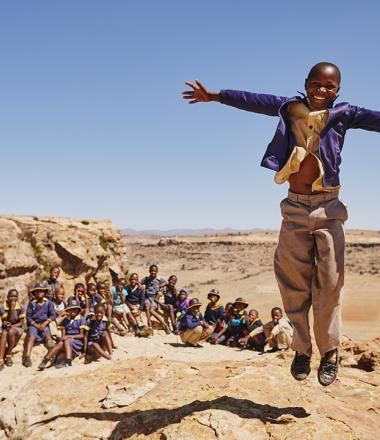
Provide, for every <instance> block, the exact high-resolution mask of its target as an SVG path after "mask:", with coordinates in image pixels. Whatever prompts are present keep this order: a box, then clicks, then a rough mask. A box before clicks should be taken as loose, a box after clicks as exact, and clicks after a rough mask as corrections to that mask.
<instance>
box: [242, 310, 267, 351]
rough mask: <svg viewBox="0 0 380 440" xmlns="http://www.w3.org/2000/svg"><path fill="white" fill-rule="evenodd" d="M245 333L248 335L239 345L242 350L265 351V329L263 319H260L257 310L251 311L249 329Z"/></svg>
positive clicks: (248, 322)
mask: <svg viewBox="0 0 380 440" xmlns="http://www.w3.org/2000/svg"><path fill="white" fill-rule="evenodd" d="M245 333H246V335H245V336H244V337H243V338H241V339H239V344H240V345H241V346H242V348H250V349H252V350H257V351H264V347H265V335H264V327H263V323H262V321H261V319H259V312H258V311H257V310H255V309H252V310H250V311H249V313H248V321H247V328H246V332H245Z"/></svg>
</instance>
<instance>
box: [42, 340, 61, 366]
mask: <svg viewBox="0 0 380 440" xmlns="http://www.w3.org/2000/svg"><path fill="white" fill-rule="evenodd" d="M62 349H63V342H62V341H60V342H58V344H56V345H54V347H52V348H51V349H50V350H49V351H48V352H47V354H46V356H45V358H46V359H48V360H49V361H50V360H52V359H53V357H55V356H57V355H58V353H59V352H60V351H61V350H62Z"/></svg>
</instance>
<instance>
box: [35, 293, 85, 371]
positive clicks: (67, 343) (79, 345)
mask: <svg viewBox="0 0 380 440" xmlns="http://www.w3.org/2000/svg"><path fill="white" fill-rule="evenodd" d="M81 310H82V307H81V305H80V303H79V301H76V300H72V301H71V305H69V306H68V307H66V309H65V312H66V315H67V316H66V317H65V318H64V319H63V320H62V322H61V324H60V328H61V331H62V336H61V338H60V341H59V342H58V343H57V344H56V345H55V346H54V347H53V348H51V349H50V350H49V351H48V353H47V355H46V356H45V357H44V358H43V359H42V361H41V363H40V365H39V367H38V369H39V370H44V369H45V368H46V366H47V364H48V363H49V362H50V361H51V360H52V359H54V358H55V357H56V356H58V355H59V354H60V353H62V352H64V354H65V363H64V364H63V365H64V366H65V367H71V361H72V358H73V355H74V356H81V355H82V353H83V348H84V344H83V339H84V332H85V329H86V320H85V319H84V318H83V316H82V315H81V314H80V313H81Z"/></svg>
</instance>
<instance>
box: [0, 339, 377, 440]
mask: <svg viewBox="0 0 380 440" xmlns="http://www.w3.org/2000/svg"><path fill="white" fill-rule="evenodd" d="M114 338H115V342H116V345H117V346H118V347H119V348H118V350H116V351H115V355H114V360H113V361H106V360H101V361H100V362H93V363H91V364H88V365H84V364H83V361H81V360H78V359H76V360H75V361H74V363H73V367H71V368H62V369H55V368H54V367H52V368H47V369H46V370H45V371H43V372H38V371H36V366H37V365H38V362H39V361H40V359H41V358H42V356H43V354H44V353H45V349H44V348H43V347H42V346H38V347H36V348H35V349H34V350H33V353H32V360H33V367H32V368H28V369H26V368H24V367H22V366H21V365H20V353H17V354H16V356H15V359H14V365H13V367H11V368H6V369H5V370H3V371H2V372H1V373H0V375H1V376H0V377H1V380H0V440H2V439H16V438H20V439H30V440H34V439H36V440H53V439H54V440H61V439H62V440H66V439H70V440H71V439H74V440H75V439H78V440H87V439H88V440H90V439H93V440H95V439H99V440H105V439H111V440H121V439H131V440H143V439H144V440H213V439H215V440H252V439H255V440H256V439H257V440H284V439H294V440H308V439H310V440H320V439H328V440H330V439H332V440H375V439H378V438H379V435H378V432H379V428H380V418H379V414H380V406H379V386H380V382H379V373H378V372H377V371H371V372H368V371H364V370H361V369H358V368H352V367H348V366H347V367H341V368H340V371H339V376H338V379H337V380H336V382H335V383H334V384H333V385H331V386H330V387H327V388H324V387H321V386H320V385H319V384H318V381H317V379H316V375H317V368H318V361H319V359H318V356H315V357H314V358H313V360H312V371H311V374H310V377H309V378H308V379H307V380H306V381H304V382H296V381H294V379H293V378H292V377H291V375H290V372H289V367H290V363H291V361H292V357H293V354H292V353H291V352H285V353H272V354H270V353H267V354H264V355H260V354H259V353H255V352H252V351H250V350H243V351H240V350H236V349H233V348H228V347H224V346H215V345H211V346H210V345H206V344H205V346H204V347H203V348H192V347H184V346H182V345H181V344H178V343H177V341H176V337H175V336H174V335H169V336H166V335H163V334H155V336H154V337H153V338H150V339H145V338H144V339H138V338H134V337H123V338H121V337H117V336H114ZM363 345H366V344H363ZM349 346H351V348H352V349H353V350H354V347H359V346H360V345H359V344H357V343H349V344H348V345H347V348H349ZM369 346H372V343H369V345H368V347H369ZM363 348H366V347H364V346H363ZM355 350H356V349H355ZM16 376H17V380H14V378H15V377H16Z"/></svg>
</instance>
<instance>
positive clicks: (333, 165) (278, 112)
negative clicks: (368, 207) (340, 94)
mask: <svg viewBox="0 0 380 440" xmlns="http://www.w3.org/2000/svg"><path fill="white" fill-rule="evenodd" d="M219 96H220V102H221V103H222V104H227V105H231V106H233V107H236V108H239V109H242V110H247V111H251V112H254V113H262V114H264V115H268V116H279V117H280V120H279V123H278V126H277V129H276V132H275V134H274V136H273V139H272V141H271V142H270V144H269V145H268V147H267V150H266V152H265V154H264V157H263V159H262V161H261V166H263V167H265V168H269V169H271V170H273V171H279V170H281V168H282V167H283V166H284V165H285V164H286V162H287V160H288V158H289V156H290V154H291V152H292V151H293V148H294V146H295V139H294V136H293V133H292V132H291V131H290V129H289V123H288V121H287V120H286V107H287V104H288V103H289V102H294V101H303V100H304V98H302V97H300V96H294V97H292V98H286V97H284V96H274V95H267V94H261V93H250V92H242V91H239V90H221V91H220V95H219ZM349 128H361V129H363V130H369V131H376V132H380V112H377V111H373V110H368V109H365V108H361V107H356V106H353V105H351V104H348V103H347V102H343V103H340V104H337V105H333V106H331V107H330V108H329V117H328V120H327V124H326V127H325V128H324V129H323V130H322V132H321V135H320V146H319V155H320V159H321V161H322V164H323V167H324V171H325V175H324V176H323V185H324V186H337V185H339V171H340V169H339V166H340V163H341V151H342V148H343V143H344V136H345V134H346V130H348V129H349Z"/></svg>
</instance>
